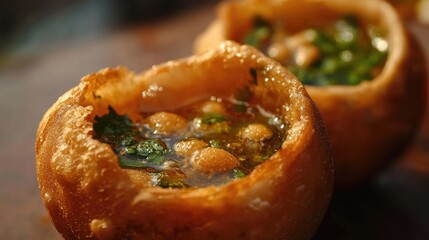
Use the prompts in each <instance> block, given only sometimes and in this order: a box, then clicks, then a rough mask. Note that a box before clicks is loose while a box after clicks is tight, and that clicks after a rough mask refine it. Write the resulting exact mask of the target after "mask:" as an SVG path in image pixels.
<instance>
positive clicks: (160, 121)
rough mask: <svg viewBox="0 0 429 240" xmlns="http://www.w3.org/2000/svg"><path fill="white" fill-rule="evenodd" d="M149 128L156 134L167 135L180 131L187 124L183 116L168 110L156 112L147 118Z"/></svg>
mask: <svg viewBox="0 0 429 240" xmlns="http://www.w3.org/2000/svg"><path fill="white" fill-rule="evenodd" d="M147 123H148V124H149V126H150V128H151V129H153V130H154V132H155V133H157V134H164V135H169V134H173V133H176V132H179V131H182V130H184V129H185V128H186V126H187V121H186V119H184V118H183V117H181V116H179V115H177V114H174V113H168V112H157V113H155V114H153V115H151V116H149V117H148V118H147Z"/></svg>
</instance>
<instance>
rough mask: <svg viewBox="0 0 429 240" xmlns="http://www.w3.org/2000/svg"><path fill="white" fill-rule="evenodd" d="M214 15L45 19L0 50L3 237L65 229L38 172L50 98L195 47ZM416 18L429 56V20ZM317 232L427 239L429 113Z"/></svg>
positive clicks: (339, 198)
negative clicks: (111, 23)
mask: <svg viewBox="0 0 429 240" xmlns="http://www.w3.org/2000/svg"><path fill="white" fill-rule="evenodd" d="M85 16H91V14H90V13H88V14H87V15H85ZM213 18H214V4H208V5H204V6H202V7H199V8H193V9H191V10H186V11H184V12H181V13H176V14H174V15H171V16H168V17H166V18H164V19H161V20H158V21H152V22H151V23H141V24H139V25H134V26H127V27H115V28H102V30H100V28H101V27H100V28H99V25H95V27H94V28H93V29H92V30H91V29H90V30H89V31H87V32H85V33H82V34H81V33H80V32H79V31H77V32H76V33H72V34H71V35H67V34H66V35H61V34H57V35H55V34H54V35H52V33H51V34H45V33H44V32H43V28H44V27H45V26H46V24H45V25H43V24H42V25H40V26H38V27H39V29H41V31H40V32H37V33H36V34H34V33H33V35H31V32H24V33H22V34H21V35H18V37H17V39H21V40H22V39H27V41H24V42H23V43H22V42H21V45H19V41H17V42H18V43H16V44H12V45H11V46H10V47H9V48H8V49H9V50H10V51H8V53H4V54H2V55H0V112H1V118H0V163H1V167H0V239H61V237H60V235H59V234H58V233H57V232H56V230H55V228H54V227H53V226H52V224H51V223H50V221H49V218H48V217H47V214H46V212H45V210H44V207H43V204H42V201H41V198H40V194H39V190H38V185H37V179H36V175H35V156H34V140H35V134H36V130H37V126H38V123H39V121H40V119H41V118H42V116H43V114H44V112H45V111H46V110H47V108H48V107H49V106H50V105H52V103H53V102H54V101H55V100H56V99H57V98H58V97H59V96H60V95H61V94H63V93H64V92H65V91H66V90H68V89H69V88H71V87H73V86H75V85H77V84H78V82H79V79H80V78H81V77H82V76H84V75H86V74H88V73H92V72H95V71H97V70H99V69H101V68H104V67H108V66H117V65H124V66H127V67H129V68H130V69H132V70H134V71H137V72H139V71H143V70H145V69H147V68H149V67H150V66H152V65H154V64H158V63H162V62H165V61H167V60H173V59H176V58H181V57H186V56H189V55H190V54H191V52H192V44H193V39H194V38H195V37H196V36H197V35H198V33H200V32H201V31H203V30H204V29H205V28H206V27H207V25H208V23H209V22H210V21H211V20H212V19H213ZM95 22H97V21H95ZM62 23H63V22H62ZM48 25H49V24H48ZM101 26H102V25H101ZM408 26H409V27H410V28H411V30H412V32H413V33H414V34H415V35H416V36H417V38H418V40H419V41H420V42H421V43H422V44H423V45H424V46H423V47H424V50H425V53H426V56H429V41H428V40H429V27H427V26H422V25H418V24H415V23H409V24H408ZM96 29H97V30H96ZM80 34H81V35H80ZM28 39H30V40H32V41H29V40H28ZM315 238H316V239H429V116H428V115H426V117H425V119H424V120H423V123H422V127H421V130H420V132H419V133H418V135H417V137H416V139H415V141H414V142H413V143H412V144H411V146H410V148H409V150H408V151H407V152H406V153H404V155H403V156H401V157H400V158H399V159H398V161H397V162H396V163H395V164H394V165H393V166H391V167H390V168H389V169H387V170H386V171H384V172H383V173H382V174H381V175H380V176H378V177H377V178H376V179H374V181H372V182H370V183H368V184H365V185H364V186H361V187H359V188H357V189H353V190H350V191H347V192H341V193H340V192H336V194H335V197H334V199H333V203H332V204H331V207H330V209H329V211H328V213H327V215H326V218H325V220H324V223H323V224H322V227H321V229H320V231H319V232H318V233H317V235H316V237H315Z"/></svg>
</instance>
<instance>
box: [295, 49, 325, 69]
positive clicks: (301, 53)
mask: <svg viewBox="0 0 429 240" xmlns="http://www.w3.org/2000/svg"><path fill="white" fill-rule="evenodd" d="M294 57H295V63H296V65H298V66H300V67H307V66H309V65H310V64H312V63H313V62H315V61H316V60H317V59H319V57H320V52H319V49H318V48H317V47H316V46H314V45H312V44H305V45H301V46H299V47H298V48H297V49H296V50H295V56H294Z"/></svg>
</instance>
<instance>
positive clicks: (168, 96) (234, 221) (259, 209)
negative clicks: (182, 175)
mask: <svg viewBox="0 0 429 240" xmlns="http://www.w3.org/2000/svg"><path fill="white" fill-rule="evenodd" d="M249 68H255V69H258V84H257V85H256V86H252V89H253V92H254V94H255V96H257V98H258V99H259V100H260V101H259V102H260V104H261V105H262V107H264V108H266V109H268V110H270V111H272V112H275V113H277V114H280V115H281V116H282V117H283V118H284V119H285V120H287V121H288V122H289V124H290V130H289V132H288V137H287V139H286V140H285V142H284V143H283V146H282V149H281V150H279V151H278V152H277V153H276V154H275V155H274V156H273V157H271V158H270V159H269V160H267V161H266V162H265V163H263V164H261V165H260V166H258V167H257V168H256V169H255V170H254V171H253V172H252V173H251V174H250V175H248V176H246V177H244V178H241V179H239V180H235V181H232V182H229V183H227V184H225V185H222V186H218V187H205V188H196V189H186V190H183V189H163V188H158V187H150V186H149V184H147V182H148V179H147V177H146V176H145V174H143V173H141V174H139V173H136V172H135V171H133V170H125V169H121V168H120V167H119V165H118V162H117V157H116V155H115V154H114V152H113V151H112V150H111V148H110V146H108V145H107V144H103V143H101V142H99V141H97V140H94V139H93V137H92V131H93V130H92V124H93V119H94V117H95V115H96V114H103V113H105V112H106V111H107V106H108V105H112V106H113V107H114V108H115V109H116V110H117V111H118V112H119V113H125V112H126V113H129V114H130V115H132V114H133V113H136V112H139V111H154V110H155V111H158V110H171V109H173V108H178V107H180V106H183V105H186V104H189V103H191V102H194V101H197V100H199V99H202V98H205V97H209V96H212V95H216V96H220V97H222V96H228V95H230V94H231V93H233V92H234V90H235V89H237V88H238V87H243V86H245V85H248V84H249V82H250V81H251V80H252V79H251V77H250V74H249ZM179 93H180V94H179ZM36 158H37V176H38V180H39V184H40V190H41V193H42V198H43V201H44V203H45V206H46V208H47V210H48V212H49V214H50V216H51V218H52V220H53V222H54V224H55V226H56V228H57V229H58V231H59V232H60V233H61V234H62V236H63V237H64V238H66V239H286V238H287V239H308V238H310V237H311V236H312V234H313V233H314V231H315V229H316V228H317V226H318V224H319V222H320V220H321V218H322V216H323V214H324V212H325V210H326V207H327V205H328V202H329V200H330V196H331V191H332V184H333V171H332V168H333V166H332V161H331V160H332V159H331V148H330V145H329V143H328V140H327V135H326V132H325V129H324V125H323V123H322V121H321V118H320V115H319V114H318V112H317V110H316V108H315V106H314V104H313V103H312V101H311V100H310V98H309V97H308V95H307V93H306V92H305V89H304V88H303V87H302V85H301V84H300V83H299V82H298V81H297V80H296V79H295V77H294V76H293V75H291V74H290V73H289V72H287V71H286V70H284V68H282V67H281V66H280V65H279V64H277V63H276V62H274V61H272V60H270V59H267V58H266V57H264V56H263V55H262V54H260V53H259V52H258V51H256V50H255V49H254V48H251V47H247V46H239V45H237V44H234V43H232V42H226V43H223V44H222V45H221V46H220V47H219V48H217V49H215V50H212V51H209V52H206V53H204V54H202V55H198V56H195V57H190V58H187V59H183V60H178V61H174V62H169V63H166V64H163V65H159V66H155V67H153V68H152V69H151V70H148V71H147V72H145V73H143V74H141V75H135V74H133V73H131V72H129V71H128V70H127V69H125V68H123V67H119V68H113V69H104V70H101V71H100V72H98V73H95V74H91V75H88V76H86V77H84V78H83V79H82V81H81V83H80V84H79V85H78V86H77V87H75V88H73V89H72V90H70V91H69V92H68V93H66V94H65V95H64V96H62V97H61V98H60V99H59V100H58V101H57V102H56V103H55V104H54V105H53V106H52V108H51V109H50V110H49V111H48V112H47V113H46V115H45V116H44V118H43V120H42V122H41V124H40V127H39V130H38V133H37V143H36Z"/></svg>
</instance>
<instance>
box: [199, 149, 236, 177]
mask: <svg viewBox="0 0 429 240" xmlns="http://www.w3.org/2000/svg"><path fill="white" fill-rule="evenodd" d="M239 165H240V161H239V160H238V159H237V158H236V157H234V155H232V154H231V153H229V152H227V151H225V150H223V149H220V148H214V147H207V148H204V149H202V150H200V151H198V153H197V154H196V155H195V156H194V158H193V159H192V166H193V167H194V168H195V169H197V170H199V171H201V172H203V173H222V172H227V171H230V170H232V169H234V168H236V167H238V166H239Z"/></svg>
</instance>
